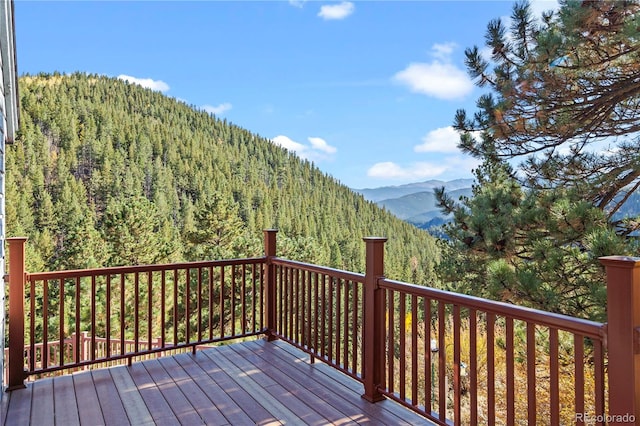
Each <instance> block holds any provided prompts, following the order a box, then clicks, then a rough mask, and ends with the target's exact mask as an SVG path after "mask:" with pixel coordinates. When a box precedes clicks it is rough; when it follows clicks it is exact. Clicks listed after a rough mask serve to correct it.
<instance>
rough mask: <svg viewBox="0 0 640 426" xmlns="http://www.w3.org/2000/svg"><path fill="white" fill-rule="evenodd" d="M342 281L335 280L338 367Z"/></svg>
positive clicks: (338, 357)
mask: <svg viewBox="0 0 640 426" xmlns="http://www.w3.org/2000/svg"><path fill="white" fill-rule="evenodd" d="M341 296H342V280H341V279H336V353H335V357H336V365H337V366H338V367H340V356H341V352H340V349H341V344H342V341H341V339H342V332H341V331H342V316H341V314H342V297H341Z"/></svg>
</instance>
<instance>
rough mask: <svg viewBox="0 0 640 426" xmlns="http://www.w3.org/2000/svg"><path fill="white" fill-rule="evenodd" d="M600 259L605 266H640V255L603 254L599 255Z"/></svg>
mask: <svg viewBox="0 0 640 426" xmlns="http://www.w3.org/2000/svg"><path fill="white" fill-rule="evenodd" d="M598 260H599V261H600V263H602V264H603V265H604V266H614V267H616V266H617V267H627V268H635V267H640V257H632V256H603V257H599V258H598Z"/></svg>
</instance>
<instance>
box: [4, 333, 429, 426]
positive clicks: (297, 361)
mask: <svg viewBox="0 0 640 426" xmlns="http://www.w3.org/2000/svg"><path fill="white" fill-rule="evenodd" d="M362 392H363V387H362V385H361V384H360V383H358V382H356V381H355V380H353V379H351V378H350V377H348V376H346V375H344V374H342V373H340V372H338V371H337V370H335V369H333V368H331V367H329V366H328V365H326V364H324V363H322V362H319V361H316V362H315V363H314V364H310V363H309V356H308V355H307V354H305V353H303V352H301V351H299V350H297V349H295V348H294V347H293V346H291V345H288V344H286V343H284V342H280V341H274V342H265V341H264V340H256V341H251V342H242V343H235V344H231V345H227V346H220V347H215V348H210V349H205V350H200V351H198V352H197V353H196V355H195V356H193V355H191V353H186V354H180V355H174V356H168V357H163V358H158V359H153V360H148V361H143V362H138V363H134V364H133V365H132V366H131V367H127V366H118V367H111V368H104V369H96V370H92V371H83V372H77V373H74V374H71V375H66V376H60V377H56V378H48V379H41V380H37V381H35V382H31V383H29V384H28V386H27V388H26V389H20V390H15V391H13V392H9V393H7V394H5V396H4V398H3V399H2V403H1V404H0V409H1V413H2V416H1V418H0V420H2V424H6V425H26V424H32V425H49V424H50V425H54V424H55V425H74V424H83V425H118V426H120V425H125V424H133V425H153V424H159V425H162V424H164V425H177V424H182V425H196V424H209V425H253V424H259V425H278V424H293V425H298V424H310V425H326V424H336V425H344V424H360V423H369V424H388V425H403V424H404V425H409V424H410V425H417V424H424V425H430V424H432V423H430V422H428V421H427V420H426V419H424V418H423V417H421V416H419V415H417V414H415V413H414V412H412V411H410V410H407V409H406V408H404V407H402V406H400V405H399V404H396V403H394V402H392V401H389V400H385V401H381V402H379V403H376V404H370V403H368V402H366V401H365V400H363V399H362V398H361V397H360V395H361V394H362Z"/></svg>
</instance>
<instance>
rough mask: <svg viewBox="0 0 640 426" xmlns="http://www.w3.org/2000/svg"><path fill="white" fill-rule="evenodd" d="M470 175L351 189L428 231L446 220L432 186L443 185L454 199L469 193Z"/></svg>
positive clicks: (439, 186)
mask: <svg viewBox="0 0 640 426" xmlns="http://www.w3.org/2000/svg"><path fill="white" fill-rule="evenodd" d="M471 185H473V179H456V180H452V181H448V182H446V181H441V180H428V181H425V182H416V183H410V184H406V185H399V186H384V187H380V188H366V189H354V191H355V192H358V193H360V194H362V195H363V196H364V198H366V199H367V200H369V201H374V202H375V203H376V204H377V205H378V206H380V207H384V208H385V209H386V210H387V211H389V212H390V213H392V214H393V215H395V216H397V217H398V218H400V219H402V220H404V221H406V222H408V223H410V224H412V225H414V226H416V227H418V228H421V229H426V230H429V232H431V231H432V229H433V228H435V227H437V226H440V225H442V224H444V223H446V222H447V221H448V218H447V217H446V216H444V215H443V214H442V212H441V211H440V209H439V208H438V206H437V200H436V196H435V194H434V192H433V191H434V189H435V188H441V187H443V186H444V187H445V188H446V189H447V192H448V193H449V194H450V195H451V197H453V199H455V200H457V199H459V198H460V197H469V196H471Z"/></svg>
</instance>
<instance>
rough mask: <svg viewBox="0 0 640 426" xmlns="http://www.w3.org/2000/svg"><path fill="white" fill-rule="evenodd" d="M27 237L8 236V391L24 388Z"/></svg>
mask: <svg viewBox="0 0 640 426" xmlns="http://www.w3.org/2000/svg"><path fill="white" fill-rule="evenodd" d="M26 242H27V239H26V238H25V237H14V238H7V243H8V244H9V265H8V266H9V383H8V387H7V391H10V390H14V389H21V388H24V387H25V385H24V379H25V374H24V283H25V273H26V272H25V269H26V268H25V264H24V261H25V258H24V249H25V244H26Z"/></svg>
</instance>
